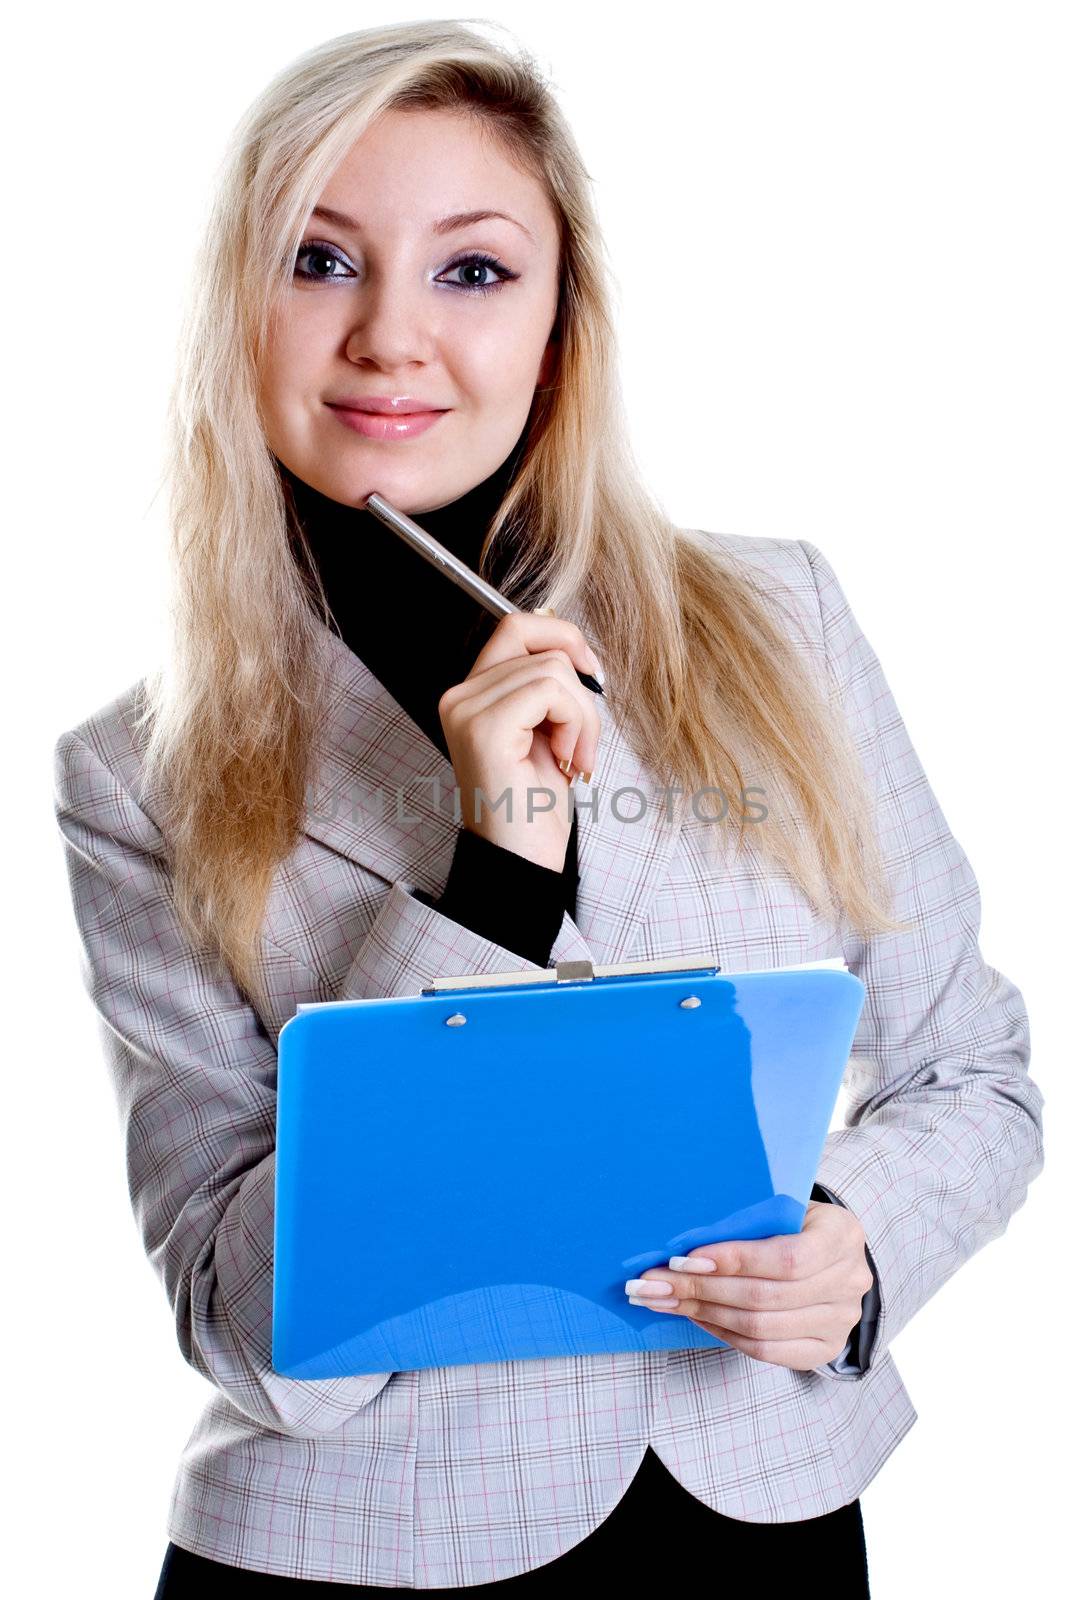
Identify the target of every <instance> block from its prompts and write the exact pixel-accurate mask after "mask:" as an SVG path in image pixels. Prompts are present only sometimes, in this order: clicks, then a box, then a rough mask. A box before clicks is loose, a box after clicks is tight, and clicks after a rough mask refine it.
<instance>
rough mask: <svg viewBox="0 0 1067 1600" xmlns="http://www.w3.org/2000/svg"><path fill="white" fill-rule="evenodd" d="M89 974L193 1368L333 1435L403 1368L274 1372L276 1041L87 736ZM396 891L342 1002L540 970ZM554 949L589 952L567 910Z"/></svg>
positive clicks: (60, 809) (83, 919) (163, 1271)
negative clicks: (473, 976)
mask: <svg viewBox="0 0 1067 1600" xmlns="http://www.w3.org/2000/svg"><path fill="white" fill-rule="evenodd" d="M54 776H55V808H56V816H57V820H58V823H59V828H60V831H61V833H62V836H63V841H64V851H65V857H66V863H67V871H68V876H69V881H70V889H71V896H72V900H73V906H74V913H75V920H76V922H77V926H78V932H79V935H80V938H81V944H82V978H83V982H84V984H85V986H86V988H87V990H88V993H89V996H90V998H91V1000H92V1002H93V1004H94V1006H95V1008H96V1011H97V1013H98V1024H99V1027H100V1035H101V1038H102V1042H103V1048H104V1055H105V1058H106V1061H107V1065H108V1068H109V1072H110V1076H111V1080H112V1085H113V1088H114V1092H115V1095H116V1099H117V1102H118V1110H119V1119H120V1125H121V1128H122V1131H123V1136H124V1142H125V1154H126V1173H127V1184H128V1188H129V1193H130V1199H131V1202H132V1206H133V1211H134V1216H135V1219H136V1222H137V1226H138V1229H139V1232H140V1234H141V1237H142V1240H143V1243H144V1248H145V1252H146V1254H147V1256H148V1259H149V1261H150V1262H151V1264H152V1266H153V1268H154V1269H155V1271H156V1273H157V1274H158V1276H159V1277H160V1279H161V1280H162V1283H163V1285H164V1288H165V1290H166V1293H167V1297H168V1300H169V1301H170V1305H171V1308H172V1311H173V1313H174V1319H175V1324H176V1328H177V1336H178V1343H179V1346H180V1349H181V1352H182V1355H183V1356H184V1358H185V1360H186V1361H187V1362H188V1363H189V1364H190V1365H191V1366H192V1367H193V1368H194V1369H195V1370H196V1371H198V1372H200V1373H201V1374H202V1375H203V1376H204V1377H205V1378H207V1379H208V1380H209V1382H211V1383H212V1384H213V1385H214V1386H215V1387H216V1388H217V1389H218V1390H219V1391H220V1392H221V1393H222V1394H223V1395H224V1396H225V1397H226V1398H227V1399H228V1400H229V1401H230V1402H231V1404H233V1405H234V1406H235V1407H237V1409H238V1410H239V1411H241V1412H242V1413H243V1414H244V1415H245V1416H246V1417H249V1418H251V1419H252V1421H254V1422H256V1423H258V1424H260V1425H261V1426H264V1427H266V1428H268V1429H271V1430H274V1431H276V1432H281V1433H285V1434H291V1435H295V1436H298V1437H304V1438H316V1437H321V1436H323V1435H328V1434H330V1433H332V1432H334V1431H336V1430H337V1429H339V1428H341V1427H342V1426H343V1425H344V1423H345V1422H346V1421H348V1420H349V1419H350V1418H351V1417H352V1416H353V1414H354V1413H356V1412H358V1411H359V1410H360V1409H361V1408H362V1407H363V1406H365V1405H366V1404H368V1403H369V1402H370V1401H371V1400H373V1398H374V1396H375V1395H376V1394H378V1393H379V1391H380V1390H381V1389H383V1388H384V1387H385V1384H386V1383H387V1382H388V1380H389V1378H390V1377H391V1376H392V1373H389V1372H383V1373H368V1374H363V1375H360V1376H356V1377H345V1378H330V1379H312V1380H298V1379H293V1378H286V1377H282V1376H280V1375H278V1374H277V1373H275V1372H273V1371H272V1368H271V1334H272V1298H273V1294H272V1290H273V1264H274V1165H275V1159H274V1158H275V1113H276V1086H277V1050H276V1047H275V1045H274V1043H273V1041H272V1039H271V1038H270V1036H269V1035H268V1034H267V1033H266V1032H265V1030H264V1028H263V1026H262V1024H261V1022H260V1019H259V1016H258V1014H257V1013H256V1011H255V1010H254V1008H253V1007H252V1006H251V1005H249V1004H248V1002H247V1000H246V999H245V998H244V996H243V993H242V991H241V990H240V989H238V987H237V986H236V984H235V983H234V981H233V979H232V977H231V976H230V975H229V973H228V970H227V969H226V968H225V967H224V966H223V965H222V964H221V963H220V962H219V961H218V960H217V959H216V958H214V957H213V956H212V955H210V954H209V953H208V952H205V951H204V950H201V949H199V948H197V947H196V946H194V945H193V944H191V943H190V942H189V940H188V937H187V935H186V934H185V932H184V929H183V928H182V927H181V925H180V924H179V922H178V919H177V916H176V914H175V912H174V909H173V902H172V893H171V883H170V875H169V871H168V868H167V864H166V860H165V851H164V849H163V841H162V837H161V835H160V832H159V829H158V828H157V827H156V826H155V824H154V823H153V822H152V821H151V820H150V819H149V818H148V817H147V816H146V814H145V813H144V812H143V811H142V810H141V809H140V807H139V806H138V805H137V803H136V801H135V799H134V798H133V796H132V794H131V793H130V790H129V788H128V787H127V786H126V784H125V783H123V782H122V781H121V780H120V779H119V778H118V777H117V776H116V774H115V773H114V772H113V771H112V770H111V769H110V767H109V766H108V765H107V764H106V763H105V761H104V760H103V759H102V758H101V756H100V754H98V753H97V751H96V750H95V749H94V748H92V747H91V745H90V743H89V742H87V740H86V739H84V738H82V737H80V734H79V732H74V731H72V732H68V733H64V734H62V735H61V736H60V738H59V740H58V742H57V744H56V746H55V749H54ZM413 889H414V886H413V885H407V884H393V885H392V886H391V887H390V889H389V892H388V894H387V895H386V896H385V897H384V900H383V904H382V906H381V908H380V909H379V912H378V914H377V916H376V917H375V919H374V921H373V922H372V924H371V926H370V928H369V929H368V930H367V933H366V935H365V937H364V939H363V941H362V943H361V945H360V947H359V949H358V950H357V952H356V954H355V957H354V960H353V962H352V965H351V967H350V969H349V971H348V972H347V973H346V975H345V978H344V980H343V982H342V985H341V993H340V994H339V995H338V996H337V998H340V999H353V998H360V997H364V996H365V997H366V998H371V997H381V996H386V995H396V994H407V993H418V991H419V988H420V987H421V986H422V985H424V984H427V983H429V982H431V981H432V980H433V978H434V976H446V975H459V974H463V973H468V972H470V973H481V972H496V971H514V970H521V969H523V968H525V967H529V966H533V965H536V963H533V962H529V961H527V960H526V959H525V958H524V957H522V956H519V955H516V953H515V952H513V951H510V950H507V949H505V948H504V947H502V946H500V945H496V944H493V943H492V942H490V941H488V940H486V939H483V938H481V937H480V936H479V935H478V934H476V933H474V932H472V931H471V930H469V929H467V928H463V927H461V926H460V925H459V924H457V923H455V922H453V921H451V919H449V918H448V917H447V916H445V915H443V914H442V913H440V912H438V911H436V910H434V909H433V908H431V907H428V906H425V905H423V904H421V903H420V902H419V901H417V900H416V899H415V898H414V892H413ZM561 949H565V950H566V953H567V954H568V955H570V954H572V953H573V955H574V956H576V957H577V956H581V955H582V954H583V953H584V954H585V956H586V958H588V955H589V952H588V947H587V946H586V945H585V943H584V940H583V939H582V938H581V935H580V934H579V933H578V931H577V929H576V928H575V927H574V925H573V923H572V922H571V919H570V918H569V917H567V918H565V921H564V928H563V929H562V930H561Z"/></svg>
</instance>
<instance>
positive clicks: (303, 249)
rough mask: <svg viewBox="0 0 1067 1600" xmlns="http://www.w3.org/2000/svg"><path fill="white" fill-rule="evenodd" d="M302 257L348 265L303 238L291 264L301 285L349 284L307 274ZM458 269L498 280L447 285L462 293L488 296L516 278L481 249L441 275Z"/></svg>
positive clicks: (333, 251)
mask: <svg viewBox="0 0 1067 1600" xmlns="http://www.w3.org/2000/svg"><path fill="white" fill-rule="evenodd" d="M305 256H307V257H316V256H317V257H319V258H320V259H325V260H330V261H335V262H340V263H341V264H342V265H344V266H349V267H351V265H352V263H351V262H350V261H348V259H347V257H346V256H345V255H344V254H343V253H342V252H341V251H340V250H338V249H337V248H336V246H334V245H332V244H326V243H325V242H324V241H322V240H319V239H306V240H305V241H304V242H303V244H302V245H301V246H300V248H299V250H298V251H297V253H296V260H295V262H294V265H293V276H294V277H295V278H298V279H300V280H302V281H303V282H304V283H344V282H349V281H351V279H350V275H349V274H345V275H340V274H338V273H336V272H333V273H327V274H320V273H317V272H309V271H308V270H307V268H306V267H301V265H300V261H301V259H302V258H303V257H305ZM460 267H479V268H481V269H482V270H483V271H484V270H485V269H488V270H489V271H491V272H493V273H495V274H496V275H497V278H498V282H496V283H458V284H452V285H450V286H449V287H451V288H456V289H460V290H461V291H462V292H463V293H465V294H492V293H493V291H494V290H496V289H503V288H504V286H505V284H507V283H510V282H512V281H513V280H514V279H516V278H518V277H519V276H520V274H519V273H517V272H512V271H511V270H510V269H509V268H508V267H505V265H504V263H503V262H502V261H499V260H498V259H497V258H496V256H492V255H489V254H488V253H487V252H486V251H484V250H469V251H467V252H466V253H465V254H464V255H461V256H458V257H457V258H456V260H455V261H453V262H451V263H450V264H449V265H448V266H447V267H445V268H444V269H443V270H444V271H445V272H455V271H456V270H457V269H458V268H460ZM353 270H354V269H353Z"/></svg>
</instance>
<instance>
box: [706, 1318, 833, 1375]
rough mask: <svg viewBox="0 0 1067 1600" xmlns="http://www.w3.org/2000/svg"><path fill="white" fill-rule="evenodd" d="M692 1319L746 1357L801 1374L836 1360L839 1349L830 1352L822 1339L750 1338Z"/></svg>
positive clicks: (716, 1324) (715, 1324)
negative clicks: (790, 1368) (788, 1368)
mask: <svg viewBox="0 0 1067 1600" xmlns="http://www.w3.org/2000/svg"><path fill="white" fill-rule="evenodd" d="M691 1320H692V1321H694V1322H696V1325H697V1327H698V1328H703V1330H704V1332H705V1333H710V1334H713V1335H714V1337H715V1338H716V1339H721V1340H722V1341H723V1343H724V1344H728V1345H730V1346H731V1348H732V1349H734V1350H739V1351H740V1352H741V1354H742V1355H746V1356H750V1357H751V1358H752V1360H753V1361H767V1362H769V1363H770V1364H771V1365H772V1366H776V1367H792V1368H793V1369H794V1370H795V1371H797V1372H810V1371H811V1370H812V1368H813V1367H819V1366H822V1365H823V1363H824V1362H826V1361H832V1360H833V1358H834V1356H835V1355H836V1354H837V1352H836V1351H835V1350H828V1348H827V1346H826V1344H825V1343H824V1342H823V1341H821V1340H819V1339H811V1338H801V1339H785V1340H769V1339H750V1338H748V1336H747V1335H746V1334H743V1333H735V1332H734V1331H733V1329H731V1328H724V1327H722V1326H721V1324H718V1323H714V1322H698V1321H697V1319H696V1318H695V1317H693V1318H692V1319H691ZM838 1348H840V1346H839V1347H838Z"/></svg>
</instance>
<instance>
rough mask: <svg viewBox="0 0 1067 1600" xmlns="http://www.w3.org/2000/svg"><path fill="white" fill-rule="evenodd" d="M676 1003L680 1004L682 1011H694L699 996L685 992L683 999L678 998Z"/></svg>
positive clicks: (698, 1002)
mask: <svg viewBox="0 0 1067 1600" xmlns="http://www.w3.org/2000/svg"><path fill="white" fill-rule="evenodd" d="M678 1004H679V1005H680V1006H681V1008H682V1010H683V1011H695V1010H696V1008H697V1006H698V1005H699V1004H700V996H699V995H696V994H687V995H686V997H685V999H684V1000H679V1002H678Z"/></svg>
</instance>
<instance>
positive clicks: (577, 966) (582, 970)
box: [556, 960, 596, 983]
mask: <svg viewBox="0 0 1067 1600" xmlns="http://www.w3.org/2000/svg"><path fill="white" fill-rule="evenodd" d="M595 976H596V974H595V973H594V971H593V963H592V962H591V961H585V960H581V961H557V962H556V982H557V983H588V982H589V981H590V980H591V979H593V978H594V977H595Z"/></svg>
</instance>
